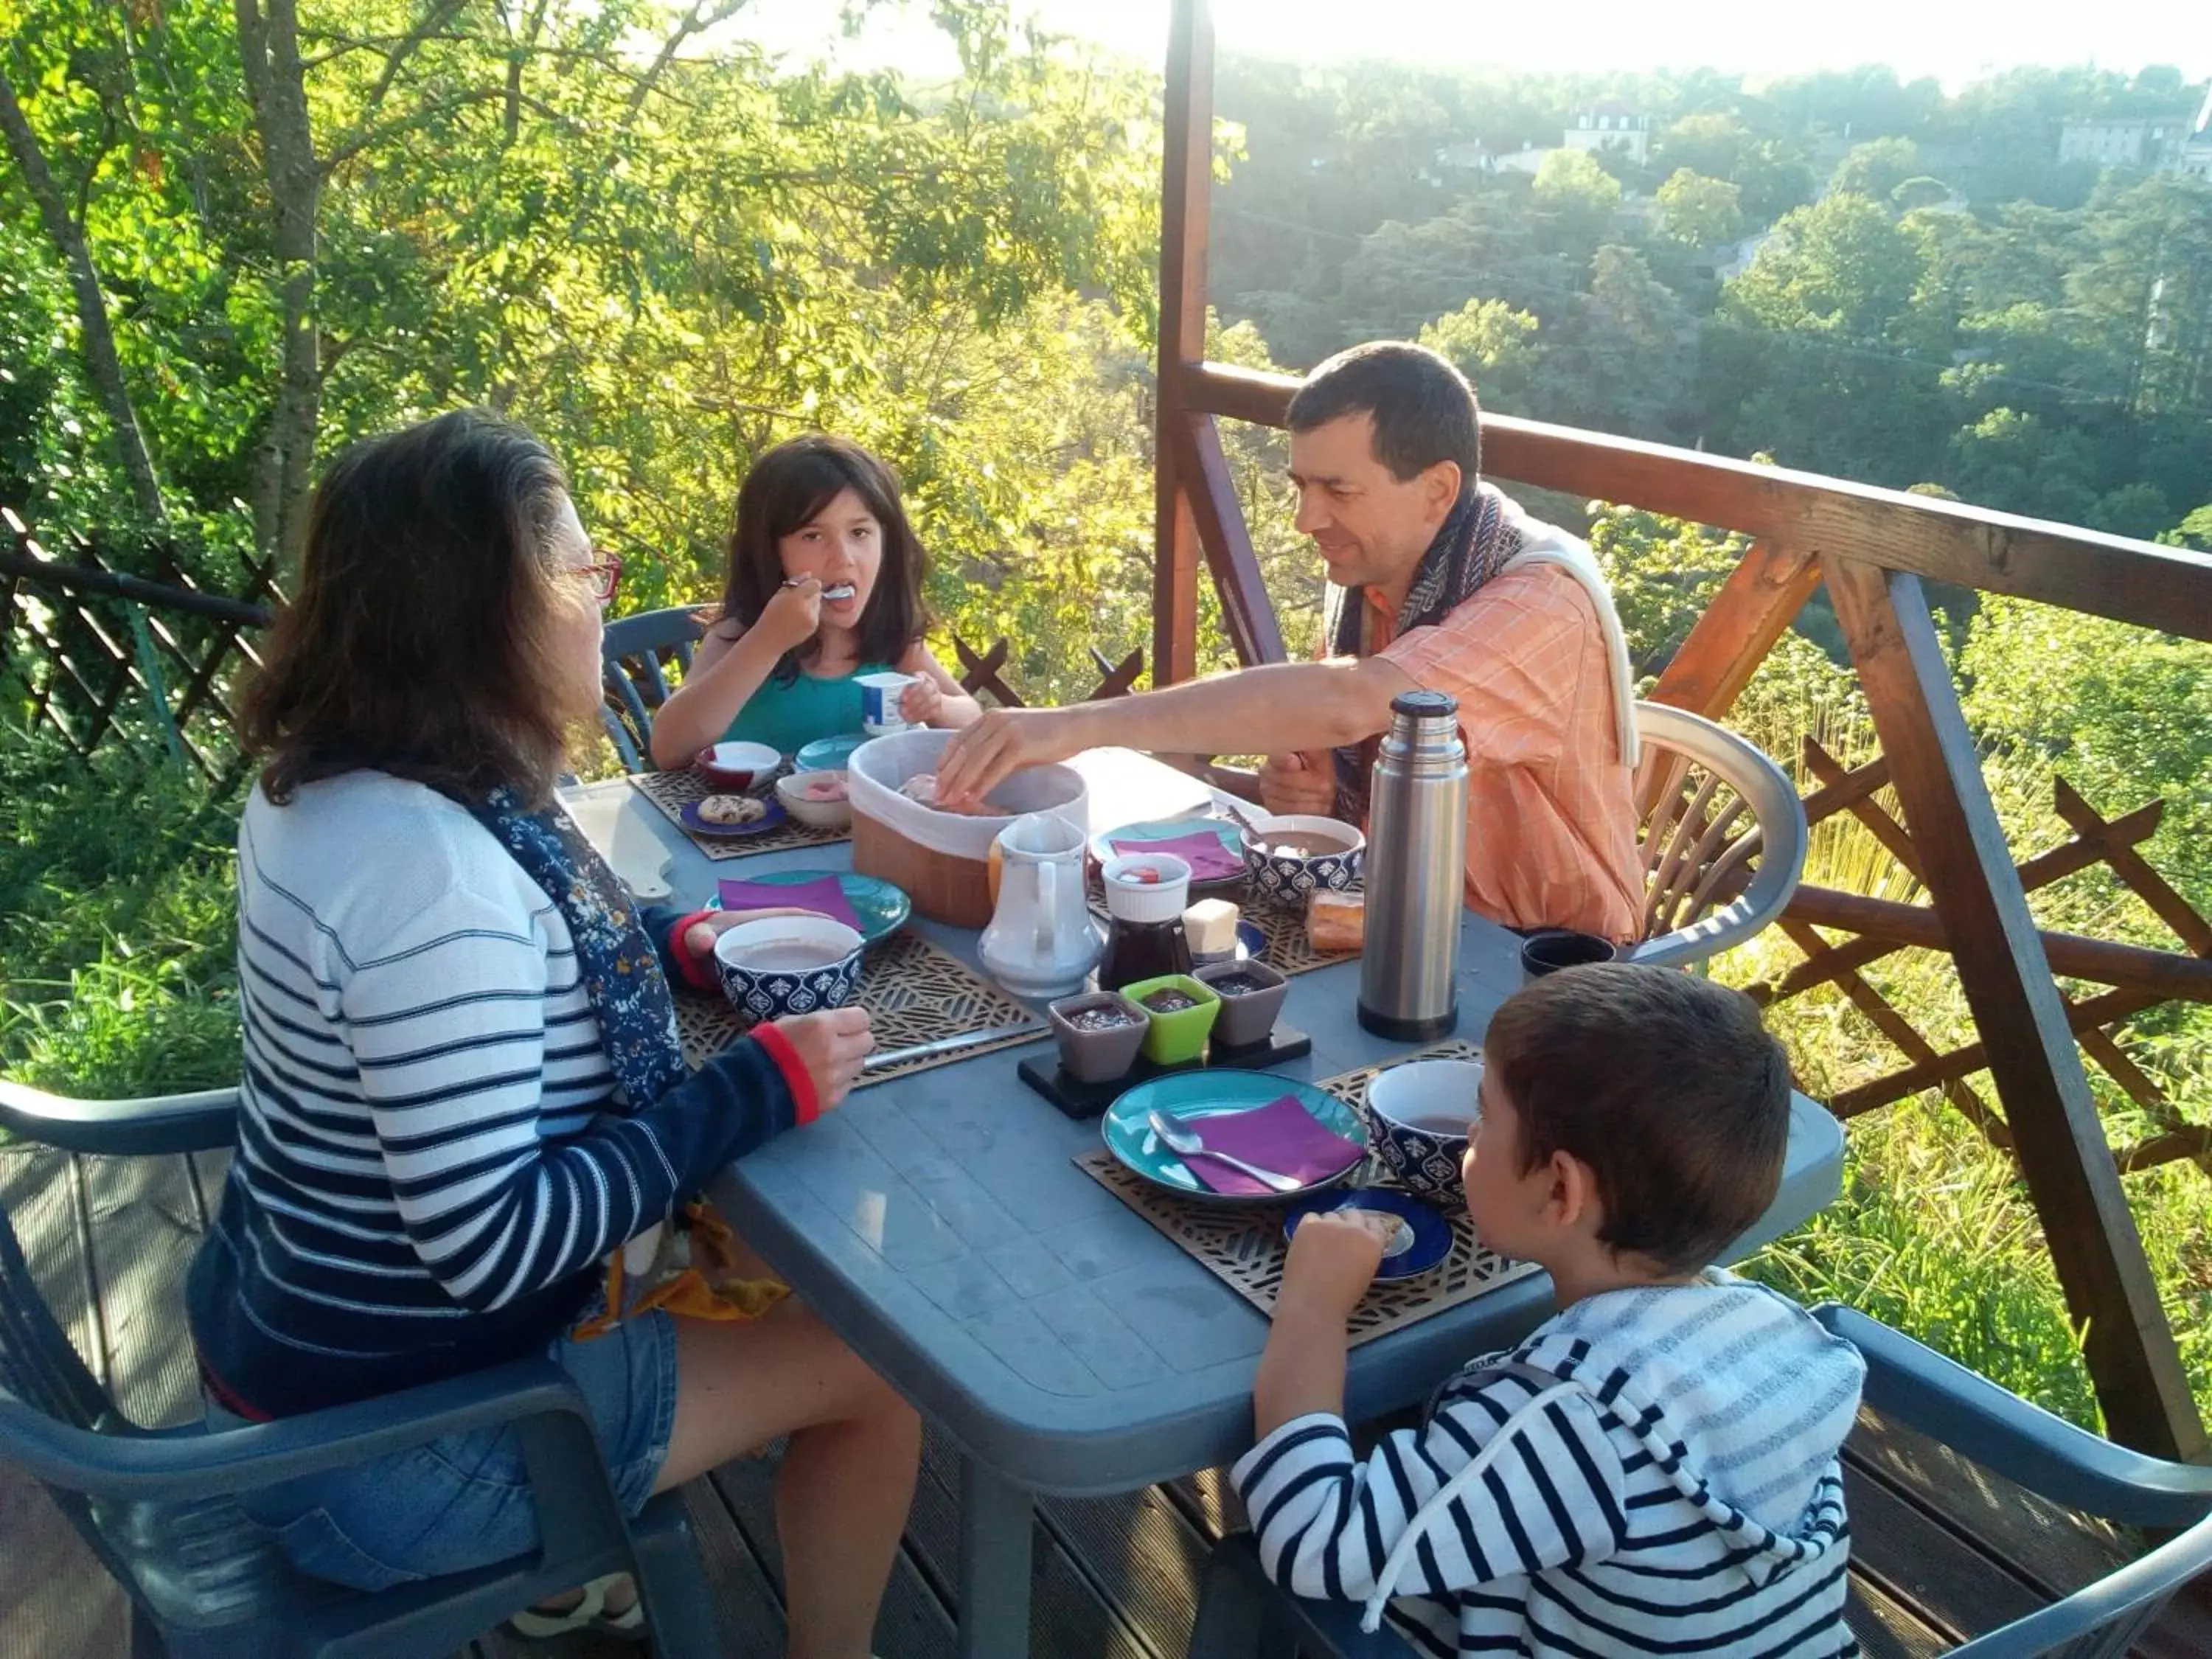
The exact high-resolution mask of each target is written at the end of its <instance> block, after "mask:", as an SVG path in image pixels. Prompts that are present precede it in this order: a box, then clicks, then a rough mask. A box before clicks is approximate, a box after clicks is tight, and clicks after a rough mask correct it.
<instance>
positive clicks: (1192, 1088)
mask: <svg viewBox="0 0 2212 1659" xmlns="http://www.w3.org/2000/svg"><path fill="white" fill-rule="evenodd" d="M1285 1095H1290V1096H1291V1097H1294V1098H1295V1099H1296V1100H1297V1103H1298V1104H1299V1105H1301V1106H1303V1107H1304V1108H1305V1109H1306V1110H1307V1111H1309V1112H1310V1113H1311V1114H1312V1115H1313V1116H1314V1119H1315V1121H1316V1122H1318V1123H1319V1124H1321V1126H1322V1127H1323V1128H1325V1129H1332V1130H1334V1131H1335V1133H1338V1134H1340V1135H1342V1136H1343V1137H1344V1138H1345V1139H1346V1140H1349V1141H1351V1142H1352V1144H1353V1145H1354V1146H1358V1148H1359V1149H1360V1150H1361V1152H1363V1153H1364V1152H1365V1151H1366V1148H1367V1125H1366V1123H1365V1122H1364V1121H1363V1120H1362V1119H1361V1117H1360V1115H1359V1114H1358V1113H1357V1112H1355V1111H1353V1110H1352V1108H1351V1107H1349V1106H1347V1105H1346V1104H1345V1103H1343V1102H1342V1101H1340V1100H1339V1099H1338V1098H1337V1097H1335V1096H1334V1095H1333V1094H1330V1093H1329V1092H1328V1091H1327V1090H1325V1089H1316V1088H1315V1087H1314V1086H1313V1085H1312V1084H1310V1083H1300V1082H1297V1081H1296V1080H1295V1079H1291V1078H1286V1077H1276V1076H1274V1075H1273V1074H1272V1073H1267V1072H1227V1071H1200V1072H1181V1073H1176V1074H1175V1075H1173V1076H1170V1077H1162V1078H1155V1079H1152V1081H1151V1082H1150V1083H1140V1084H1139V1085H1137V1086H1136V1087H1135V1088H1133V1089H1132V1090H1130V1091H1128V1092H1127V1094H1125V1095H1123V1096H1122V1097H1121V1098H1120V1099H1119V1100H1117V1101H1115V1103H1113V1104H1112V1105H1111V1106H1109V1107H1108V1108H1107V1109H1106V1115H1105V1116H1104V1117H1103V1118H1102V1119H1101V1120H1100V1121H1099V1125H1098V1128H1099V1133H1101V1134H1102V1135H1103V1136H1104V1137H1105V1140H1106V1150H1107V1152H1109V1153H1110V1154H1111V1155H1112V1156H1113V1158H1114V1159H1115V1162H1117V1163H1118V1164H1121V1167H1122V1168H1123V1169H1125V1170H1129V1171H1131V1172H1132V1173H1133V1174H1134V1175H1137V1176H1141V1177H1142V1178H1143V1179H1145V1180H1146V1181H1149V1182H1152V1185H1154V1186H1155V1187H1163V1188H1166V1189H1167V1190H1168V1191H1169V1192H1171V1193H1176V1194H1180V1195H1181V1196H1182V1197H1184V1198H1188V1199H1190V1200H1194V1202H1197V1203H1200V1204H1279V1203H1281V1202H1282V1201H1283V1198H1279V1197H1271V1196H1267V1195H1261V1196H1259V1197H1252V1196H1248V1195H1247V1194H1242V1193H1217V1192H1215V1191H1214V1190H1213V1188H1211V1187H1209V1186H1207V1185H1206V1183H1205V1182H1202V1181H1200V1179H1199V1178H1198V1177H1197V1176H1194V1175H1193V1174H1192V1173H1191V1172H1190V1168H1189V1166H1188V1164H1185V1163H1184V1162H1183V1161H1182V1159H1181V1158H1177V1157H1176V1155H1175V1154H1174V1153H1173V1152H1170V1151H1169V1150H1168V1149H1167V1148H1166V1147H1165V1146H1162V1145H1161V1144H1160V1142H1159V1139H1158V1136H1156V1135H1155V1134H1153V1133H1152V1125H1150V1124H1149V1123H1147V1122H1146V1121H1145V1115H1146V1113H1147V1112H1153V1111H1166V1112H1172V1113H1174V1114H1175V1115H1176V1116H1177V1117H1184V1118H1190V1119H1194V1120H1197V1121H1203V1120H1204V1119H1206V1118H1209V1117H1223V1116H1227V1115H1231V1114H1233V1113H1237V1112H1255V1111H1257V1110H1259V1109H1260V1108H1261V1107H1262V1106H1265V1105H1267V1103H1269V1102H1270V1101H1274V1100H1279V1099H1280V1098H1281V1097H1283V1096H1285ZM1362 1162H1363V1159H1361V1158H1353V1159H1352V1162H1351V1163H1349V1164H1346V1165H1345V1166H1344V1168H1343V1169H1341V1170H1338V1171H1337V1172H1336V1173H1335V1174H1334V1175H1332V1176H1324V1177H1323V1178H1322V1179H1321V1180H1319V1181H1316V1182H1314V1183H1313V1184H1312V1185H1310V1186H1309V1187H1307V1188H1304V1189H1303V1191H1302V1192H1300V1193H1289V1194H1284V1195H1283V1197H1287V1198H1292V1199H1295V1198H1298V1197H1301V1196H1303V1195H1304V1193H1317V1192H1321V1191H1322V1190H1324V1189H1326V1188H1330V1187H1334V1186H1335V1185H1336V1184H1337V1183H1338V1182H1341V1181H1346V1180H1348V1179H1349V1178H1350V1177H1351V1176H1352V1171H1353V1170H1357V1169H1358V1168H1359V1166H1360V1164H1361V1163H1362Z"/></svg>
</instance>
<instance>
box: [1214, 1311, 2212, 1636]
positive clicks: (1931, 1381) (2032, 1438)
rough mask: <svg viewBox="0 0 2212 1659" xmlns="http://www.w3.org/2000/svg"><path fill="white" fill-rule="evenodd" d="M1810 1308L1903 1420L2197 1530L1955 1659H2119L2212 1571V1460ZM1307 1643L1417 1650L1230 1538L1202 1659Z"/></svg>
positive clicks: (2087, 1499) (2046, 1484)
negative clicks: (1307, 1591)
mask: <svg viewBox="0 0 2212 1659" xmlns="http://www.w3.org/2000/svg"><path fill="white" fill-rule="evenodd" d="M1812 1312H1813V1316H1814V1318H1815V1319H1817V1320H1819V1321H1820V1322H1821V1323H1822V1324H1823V1325H1825V1326H1826V1327H1827V1328H1829V1329H1830V1330H1832V1331H1833V1332H1835V1333H1836V1334H1837V1335H1838V1336H1842V1337H1846V1338H1848V1339H1849V1340H1850V1341H1851V1342H1853V1343H1854V1344H1856V1345H1857V1347H1858V1350H1859V1352H1861V1353H1863V1354H1864V1355H1865V1356H1866V1362H1867V1380H1866V1393H1865V1400H1866V1403H1867V1404H1869V1406H1872V1407H1875V1409H1876V1410H1878V1411H1880V1412H1881V1413H1883V1414H1884V1415H1886V1416H1887V1417H1889V1418H1890V1419H1893V1420H1894V1421H1896V1422H1899V1423H1903V1424H1905V1425H1906V1426H1908V1427H1910V1428H1912V1429H1916V1430H1917V1431H1920V1432H1921V1433H1923V1434H1924V1435H1927V1436H1929V1437H1930V1438H1931V1439H1934V1440H1936V1441H1939V1442H1941V1443H1942V1444H1944V1445H1946V1446H1948V1447H1949V1448H1950V1449H1952V1450H1954V1451H1955V1452H1957V1453H1959V1454H1960V1455H1962V1456H1964V1457H1967V1458H1970V1459H1972V1461H1973V1462H1977V1463H1978V1464H1980V1465H1982V1466H1983V1467H1984V1468H1987V1469H1990V1470H1991V1471H1992V1472H1994V1473H1996V1474H2001V1475H2002V1476H2004V1477H2005V1478H2006V1479H2007V1480H2011V1481H2014V1482H2015V1483H2017V1484H2018V1485H2020V1486H2026V1487H2027V1488H2028V1489H2029V1490H2030V1491H2031V1492H2039V1493H2041V1494H2042V1495H2043V1496H2044V1497H2045V1498H2050V1499H2051V1500H2052V1501H2053V1502H2055V1503H2059V1504H2065V1505H2066V1506H2067V1507H2069V1509H2075V1510H2084V1511H2086V1512H2087V1513H2089V1514H2092V1515H2096V1516H2102V1517H2103V1518H2104V1519H2106V1520H2107V1521H2115V1522H2122V1523H2124V1524H2127V1525H2130V1526H2138V1527H2156V1528H2180V1527H2185V1528H2187V1530H2186V1531H2185V1532H2182V1533H2180V1534H2179V1535H2178V1536H2176V1537H2173V1538H2172V1539H2169V1540H2168V1541H2166V1542H2165V1543H2163V1544H2161V1545H2160V1546H2159V1547H2157V1548H2156V1549H2154V1550H2152V1551H2151V1552H2150V1553H2148V1554H2147V1555H2144V1556H2142V1557H2140V1558H2139V1559H2136V1560H2134V1561H2131V1562H2130V1563H2129V1564H2128V1565H2126V1566H2124V1567H2122V1568H2120V1569H2119V1570H2118V1571H2116V1572H2113V1573H2111V1574H2108V1575H2107V1576H2106V1577H2103V1578H2100V1579H2099V1580H2098V1581H2097V1582H2096V1583H2093V1584H2090V1585H2088V1586H2087V1587H2086V1588H2084V1589H2079V1590H2076V1591H2075V1592H2074V1594H2073V1595H2069V1596H2067V1597H2066V1598H2064V1599H2063V1601H2055V1602H2053V1603H2051V1606H2049V1607H2044V1608H2042V1609H2040V1610H2039V1611H2037V1612H2035V1613H2029V1614H2027V1616H2026V1617H2024V1618H2021V1619H2015V1620H2013V1621H2012V1622H2011V1623H2010V1624H2008V1625H2006V1626H2002V1628H2001V1629H1997V1630H1994V1631H1990V1632H1988V1633H1987V1634H1986V1635H1983V1636H1978V1637H1976V1638H1973V1639H1972V1641H1970V1642H1966V1643H1965V1644H1961V1645H1960V1646H1959V1647H1956V1648H1954V1649H1953V1650H1951V1651H1952V1654H1953V1655H1954V1659H2035V1656H2039V1655H2050V1654H2063V1655H2066V1656H2068V1659H2117V1656H2119V1655H2122V1654H2124V1653H2126V1651H2127V1650H2128V1648H2129V1646H2130V1644H2132V1643H2133V1642H2134V1641H2135V1640H2136V1638H2138V1637H2139V1636H2141V1635H2142V1633H2143V1632H2144V1631H2145V1630H2147V1629H2148V1628H2149V1626H2150V1625H2151V1623H2152V1621H2153V1620H2155V1619H2156V1618H2157V1617H2158V1614H2159V1611H2160V1609H2161V1608H2162V1607H2165V1605H2166V1601H2168V1600H2169V1599H2170V1598H2171V1597H2172V1595H2173V1593H2174V1592H2175V1591H2176V1590H2178V1589H2180V1588H2181V1587H2182V1586H2183V1585H2184V1584H2185V1583H2188V1582H2189V1581H2190V1580H2191V1578H2194V1577H2197V1574H2199V1573H2200V1572H2203V1571H2205V1570H2206V1569H2207V1568H2208V1567H2212V1469H2205V1468H2196V1467H2194V1466H2193V1465H2191V1464H2186V1463H2168V1462H2163V1461H2162V1460H2160V1459H2159V1458H2155V1457H2146V1456H2144V1455H2142V1454H2141V1453H2140V1452H2131V1451H2129V1450H2127V1449H2125V1448H2124V1447H2121V1446H2116V1445H2114V1444H2112V1442H2110V1441H2108V1440H2101V1439H2100V1438H2098V1437H2096V1436H2095V1435H2093V1434H2088V1433H2085V1432H2084V1431H2081V1430H2080V1429H2077V1428H2075V1426H2074V1425H2072V1424H2070V1423H2068V1422H2066V1421H2064V1420H2063V1419H2060V1418H2057V1417H2054V1416H2052V1415H2051V1413H2049V1412H2046V1411H2045V1410H2043V1409H2042V1408H2041V1407H2037V1406H2033V1405H2030V1404H2029V1403H2028V1402H2027V1401H2025V1400H2022V1399H2021V1398H2020V1397H2019V1396H2018V1395H2015V1394H2011V1393H2008V1392H2007V1391H2006V1390H2005V1389H2001V1388H1999V1387H1998V1386H1997V1385H1996V1383H1992V1382H1990V1381H1989V1380H1988V1379H1987V1378H1986V1377H1983V1376H1976V1375H1975V1374H1974V1373H1973V1372H1972V1371H1970V1370H1966V1367H1965V1366H1963V1365H1960V1364H1954V1363H1953V1362H1952V1361H1951V1360H1948V1359H1946V1358H1944V1357H1943V1356H1942V1354H1939V1353H1937V1352H1936V1351H1935V1350H1934V1349H1933V1348H1929V1347H1927V1346H1923V1344H1921V1343H1918V1342H1916V1341H1914V1340H1912V1338H1911V1337H1909V1336H1906V1335H1905V1334H1902V1333H1901V1332H1898V1331H1893V1330H1892V1329H1890V1328H1889V1327H1888V1326H1887V1325H1884V1324H1881V1323H1880V1322H1877V1321H1875V1320H1872V1319H1869V1318H1868V1317H1867V1316H1865V1315H1864V1314H1862V1313H1858V1312H1856V1311H1854V1310H1851V1309H1850V1308H1844V1307H1838V1305H1836V1304H1833V1303H1826V1304H1822V1305H1820V1307H1817V1308H1814V1310H1812ZM1292 1644H1295V1645H1292ZM1301 1651H1303V1652H1304V1654H1306V1655H1308V1656H1316V1655H1322V1654H1328V1655H1334V1656H1337V1659H1410V1656H1412V1655H1413V1652H1414V1650H1413V1646H1412V1644H1410V1643H1408V1642H1407V1641H1406V1640H1405V1639H1404V1638H1402V1637H1401V1636H1399V1635H1397V1634H1396V1633H1395V1632H1393V1631H1392V1630H1391V1628H1390V1627H1389V1625H1388V1624H1385V1625H1384V1626H1383V1628H1382V1629H1381V1630H1379V1631H1376V1632H1373V1633H1372V1634H1370V1633H1369V1632H1364V1631H1362V1630H1361V1629H1360V1628H1359V1608H1358V1607H1357V1606H1355V1605H1353V1604H1352V1603H1350V1602H1336V1601H1308V1600H1307V1599H1305V1598H1304V1597H1303V1596H1297V1595H1291V1594H1290V1593H1289V1592H1288V1591H1286V1590H1284V1589H1279V1588H1278V1587H1277V1586H1276V1585H1275V1584H1274V1583H1273V1581H1272V1580H1270V1579H1269V1578H1268V1577H1267V1573H1266V1571H1265V1570H1264V1569H1263V1568H1262V1567H1261V1565H1260V1556H1259V1552H1258V1550H1257V1549H1256V1548H1255V1547H1254V1544H1253V1541H1252V1535H1251V1534H1249V1533H1238V1534H1235V1535H1233V1536H1231V1537H1228V1538H1225V1539H1223V1540H1222V1541H1221V1542H1220V1543H1219V1544H1218V1545H1217V1546H1215V1547H1214V1550H1213V1554H1212V1559H1210V1560H1209V1561H1208V1563H1207V1564H1206V1579H1205V1583H1204V1585H1203V1588H1202V1589H1201V1591H1200V1598H1199V1606H1198V1623H1197V1626H1196V1628H1195V1629H1194V1630H1193V1631H1192V1632H1191V1638H1190V1649H1189V1653H1190V1659H1254V1656H1255V1655H1261V1654H1267V1655H1276V1654H1282V1655H1288V1654H1293V1653H1298V1652H1301Z"/></svg>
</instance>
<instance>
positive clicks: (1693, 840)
mask: <svg viewBox="0 0 2212 1659" xmlns="http://www.w3.org/2000/svg"><path fill="white" fill-rule="evenodd" d="M1636 733H1637V737H1638V739H1639V740H1640V741H1641V743H1642V745H1643V750H1644V753H1643V758H1642V760H1641V762H1640V763H1638V767H1637V769H1636V805H1637V811H1638V816H1639V817H1640V820H1641V822H1642V825H1643V828H1642V840H1643V848H1642V851H1643V856H1644V878H1645V886H1644V939H1643V942H1642V943H1641V944H1639V945H1636V946H1635V947H1634V948H1633V949H1632V951H1629V952H1628V955H1627V960H1629V961H1631V962H1640V963H1648V964H1650V966H1652V967H1657V968H1682V967H1687V966H1689V965H1691V964H1692V963H1699V962H1703V961H1705V959H1706V958H1707V957H1712V956H1717V955H1718V954H1719V953H1720V952H1721V951H1725V950H1727V949H1728V948H1729V946H1731V945H1741V943H1742V942H1743V941H1744V940H1746V939H1749V938H1751V937H1752V936H1753V934H1754V933H1759V931H1761V930H1762V929H1764V928H1766V927H1771V926H1772V925H1773V923H1774V922H1775V921H1776V920H1777V919H1778V917H1779V916H1780V915H1782V911H1783V908H1784V906H1786V905H1787V904H1788V903H1789V902H1790V895H1791V894H1793V893H1795V892H1796V890H1797V884H1798V882H1799V880H1800V879H1802V878H1803V876H1804V873H1805V846H1806V842H1807V839H1808V837H1807V832H1806V827H1805V805H1804V803H1803V802H1802V801H1801V800H1799V799H1797V791H1796V788H1795V787H1792V785H1791V784H1790V779H1789V776H1788V775H1787V774H1785V773H1784V771H1783V769H1781V768H1780V767H1778V766H1777V765H1776V764H1775V763H1773V762H1772V761H1771V760H1769V759H1768V758H1767V757H1765V755H1763V754H1761V753H1759V750H1757V749H1756V748H1754V747H1753V745H1752V744H1749V743H1747V742H1746V741H1745V740H1744V739H1743V738H1740V737H1738V736H1737V735H1736V734H1735V732H1731V731H1729V730H1728V729H1727V728H1726V727H1725V726H1716V725H1715V724H1714V723H1713V722H1712V721H1711V720H1706V719H1705V718H1704V717H1703V716H1702V715H1699V714H1690V713H1688V712H1686V710H1683V709H1680V708H1669V707H1668V706H1667V705H1666V704H1664V703H1657V702H1639V703H1638V704H1637V705H1636Z"/></svg>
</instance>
